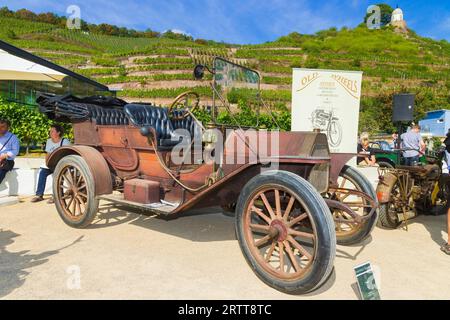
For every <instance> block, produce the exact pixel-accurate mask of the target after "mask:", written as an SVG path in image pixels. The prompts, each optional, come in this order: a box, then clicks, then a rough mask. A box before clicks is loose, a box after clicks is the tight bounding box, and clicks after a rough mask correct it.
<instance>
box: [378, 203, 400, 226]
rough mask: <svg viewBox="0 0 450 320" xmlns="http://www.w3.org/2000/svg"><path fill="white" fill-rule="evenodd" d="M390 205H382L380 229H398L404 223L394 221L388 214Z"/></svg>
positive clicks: (379, 219)
mask: <svg viewBox="0 0 450 320" xmlns="http://www.w3.org/2000/svg"><path fill="white" fill-rule="evenodd" d="M388 210H389V203H384V204H382V205H380V214H379V215H380V216H379V218H378V224H377V225H378V227H381V228H388V229H397V228H398V227H399V226H400V225H401V224H402V223H401V221H399V220H398V219H392V217H391V215H390V214H389V212H388Z"/></svg>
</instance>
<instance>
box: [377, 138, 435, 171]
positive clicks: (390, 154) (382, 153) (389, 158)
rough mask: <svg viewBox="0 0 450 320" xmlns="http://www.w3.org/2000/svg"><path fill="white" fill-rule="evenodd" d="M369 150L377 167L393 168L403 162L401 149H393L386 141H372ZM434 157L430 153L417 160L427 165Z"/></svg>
mask: <svg viewBox="0 0 450 320" xmlns="http://www.w3.org/2000/svg"><path fill="white" fill-rule="evenodd" d="M369 148H370V149H371V150H372V152H373V154H374V155H375V158H376V161H377V163H378V165H379V166H380V167H382V168H395V167H397V166H398V165H403V164H404V162H405V160H404V157H403V151H404V150H403V149H393V148H391V146H390V145H389V143H388V142H387V141H374V142H371V143H370V145H369ZM430 157H431V162H433V160H432V158H434V157H435V155H434V154H433V153H432V152H430V154H426V155H422V156H421V157H420V159H419V161H420V163H422V164H424V165H425V164H428V160H429V158H430Z"/></svg>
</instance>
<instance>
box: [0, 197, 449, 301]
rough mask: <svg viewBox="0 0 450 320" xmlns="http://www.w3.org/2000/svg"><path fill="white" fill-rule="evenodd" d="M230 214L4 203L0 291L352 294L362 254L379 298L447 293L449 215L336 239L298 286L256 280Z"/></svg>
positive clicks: (20, 294)
mask: <svg viewBox="0 0 450 320" xmlns="http://www.w3.org/2000/svg"><path fill="white" fill-rule="evenodd" d="M200 213H201V214H200ZM233 223H234V220H233V218H230V217H227V216H224V215H223V214H222V213H221V211H220V209H217V208H213V209H208V210H203V211H201V212H191V213H189V214H188V215H186V216H183V217H181V218H179V219H177V220H172V221H165V220H161V219H158V218H155V217H151V216H148V215H139V214H136V213H132V212H127V211H125V210H124V209H123V208H115V207H112V206H110V205H108V204H106V203H103V204H102V206H101V213H100V214H99V217H98V219H97V220H96V221H95V224H94V225H93V226H91V227H90V228H88V229H84V230H76V229H71V228H69V227H68V226H66V225H65V224H64V223H63V222H62V220H61V219H60V218H59V216H58V214H57V213H56V210H55V208H54V206H52V205H48V204H46V203H39V204H30V203H29V199H25V200H23V202H21V203H19V204H16V205H13V206H8V207H1V208H0V299H123V298H130V299H357V298H358V296H357V292H356V287H355V285H354V283H355V279H354V274H353V267H354V266H355V265H357V264H360V263H363V262H367V261H371V262H372V264H373V265H374V266H375V268H376V269H377V270H379V271H380V275H381V296H382V298H383V299H450V257H449V256H446V255H444V254H443V253H442V252H441V251H440V250H439V247H440V245H441V244H442V243H443V242H444V238H445V237H446V230H445V226H446V218H445V216H441V217H420V218H418V219H415V220H414V221H412V222H411V224H410V227H409V231H408V232H406V231H404V230H382V229H378V228H376V229H375V231H374V233H373V235H372V237H371V238H370V239H368V240H367V241H366V242H365V243H363V244H361V245H358V246H353V247H342V246H339V247H338V250H337V257H336V261H335V271H334V273H333V274H332V276H331V277H330V279H329V280H328V282H327V283H326V284H325V285H324V286H323V287H321V288H320V289H319V290H317V291H315V292H313V293H310V294H308V295H304V296H290V295H286V294H283V293H280V292H278V291H276V290H273V289H272V288H270V287H268V286H266V285H265V284H264V283H262V282H261V281H260V280H258V278H257V277H256V276H255V275H254V274H253V272H252V271H251V270H250V268H249V267H248V266H247V264H246V262H245V260H244V258H243V256H242V254H241V252H240V249H239V245H238V243H237V241H236V239H235V235H234V225H233Z"/></svg>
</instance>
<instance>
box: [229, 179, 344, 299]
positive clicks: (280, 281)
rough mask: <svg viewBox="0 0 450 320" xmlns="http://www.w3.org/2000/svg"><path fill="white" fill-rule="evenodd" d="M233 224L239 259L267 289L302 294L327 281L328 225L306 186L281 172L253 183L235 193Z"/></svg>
mask: <svg viewBox="0 0 450 320" xmlns="http://www.w3.org/2000/svg"><path fill="white" fill-rule="evenodd" d="M236 219H237V223H236V233H237V236H238V239H239V242H240V245H241V249H242V251H243V253H244V256H245V257H246V259H247V261H248V262H249V264H250V266H252V268H253V269H254V271H255V273H256V274H257V275H258V276H259V277H260V278H261V279H262V280H263V281H265V282H266V283H267V284H269V285H270V286H272V287H274V288H276V289H278V290H280V291H284V292H288V293H304V292H308V291H311V290H314V289H315V288H316V287H318V286H319V285H320V284H321V283H322V282H323V281H325V280H326V279H327V277H328V276H329V274H330V272H331V270H332V266H333V260H334V255H335V245H336V243H335V242H336V239H335V237H336V236H335V233H334V225H333V221H332V219H331V215H330V211H329V209H328V207H327V205H326V204H325V202H324V200H323V199H322V197H321V196H320V194H319V193H318V192H317V191H316V190H315V189H314V188H313V187H312V186H311V185H310V184H309V183H308V182H307V181H306V180H304V179H302V178H300V177H299V176H297V175H295V174H292V173H289V172H283V171H278V173H276V174H275V175H260V176H257V177H255V178H253V179H252V180H250V181H249V182H248V184H247V185H246V186H245V187H244V189H243V191H242V193H241V196H240V198H239V201H238V205H237V209H236Z"/></svg>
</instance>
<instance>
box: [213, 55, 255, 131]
mask: <svg viewBox="0 0 450 320" xmlns="http://www.w3.org/2000/svg"><path fill="white" fill-rule="evenodd" d="M218 60H219V61H222V62H224V63H227V64H230V65H232V66H235V67H237V68H240V69H243V70H246V71H250V72H253V73H255V74H256V75H258V82H257V88H256V90H257V93H256V114H257V123H256V126H255V128H257V127H258V126H259V115H260V110H261V103H262V101H261V100H262V98H261V74H260V73H259V71H257V70H253V69H251V68H248V67H245V66H242V65H240V64H238V63H235V62H232V61H229V60H227V59H224V58H222V57H214V59H213V65H212V71H213V81H212V89H213V96H212V99H213V101H212V102H213V112H212V120H213V122H214V123H215V124H218V125H227V124H222V123H218V122H217V115H218V106H217V105H216V99H218V100H219V101H220V102H222V104H223V106H224V107H225V108H226V109H227V111H228V112H229V113H230V115H231V116H232V115H233V113H232V112H231V110H230V103H229V101H228V98H227V97H224V96H223V95H222V93H221V92H220V90H218V88H217V82H218V80H217V79H216V77H217V75H218V74H217V71H216V62H217V61H218ZM231 88H232V87H231ZM235 121H236V120H235ZM237 126H239V127H240V124H239V123H237Z"/></svg>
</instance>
